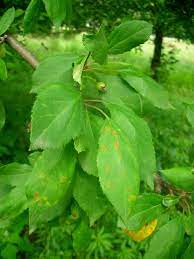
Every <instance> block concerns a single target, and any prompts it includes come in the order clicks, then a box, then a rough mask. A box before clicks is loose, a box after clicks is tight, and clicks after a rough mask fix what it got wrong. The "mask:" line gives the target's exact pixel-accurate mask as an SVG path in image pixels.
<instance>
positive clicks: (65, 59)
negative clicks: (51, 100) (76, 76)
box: [32, 54, 76, 93]
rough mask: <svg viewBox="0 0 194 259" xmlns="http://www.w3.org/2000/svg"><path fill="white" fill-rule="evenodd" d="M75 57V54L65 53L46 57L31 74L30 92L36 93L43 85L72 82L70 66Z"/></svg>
mask: <svg viewBox="0 0 194 259" xmlns="http://www.w3.org/2000/svg"><path fill="white" fill-rule="evenodd" d="M75 59H76V56H72V55H67V54H66V55H57V56H52V57H48V58H46V59H45V60H44V61H43V62H41V63H40V65H39V66H38V67H37V69H36V71H35V72H34V74H33V78H32V79H33V87H32V92H33V93H37V92H38V91H39V90H42V88H43V87H45V86H48V85H52V84H56V83H62V84H72V83H73V76H72V71H73V69H72V66H73V62H74V61H75Z"/></svg>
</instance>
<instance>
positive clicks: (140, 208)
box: [126, 193, 165, 231]
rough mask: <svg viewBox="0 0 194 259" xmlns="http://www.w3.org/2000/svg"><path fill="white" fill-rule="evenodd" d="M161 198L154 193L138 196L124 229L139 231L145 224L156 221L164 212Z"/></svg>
mask: <svg viewBox="0 0 194 259" xmlns="http://www.w3.org/2000/svg"><path fill="white" fill-rule="evenodd" d="M162 199H163V197H162V196H160V195H158V194H154V193H144V194H142V195H140V196H139V197H138V199H137V202H136V204H135V206H134V208H133V209H132V213H131V215H130V217H129V219H128V222H127V225H126V227H127V228H128V229H129V230H135V231H136V230H139V229H141V228H142V227H143V226H144V225H145V224H148V223H149V222H151V221H152V220H154V219H156V218H158V217H159V215H161V213H162V212H163V211H164V210H165V208H164V207H163V206H162Z"/></svg>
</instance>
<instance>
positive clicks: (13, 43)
mask: <svg viewBox="0 0 194 259" xmlns="http://www.w3.org/2000/svg"><path fill="white" fill-rule="evenodd" d="M4 37H5V41H6V42H7V43H8V44H9V45H10V46H11V47H12V48H13V49H15V50H16V52H17V53H18V54H19V55H20V56H21V57H22V58H23V59H24V60H25V61H27V62H28V64H30V65H31V66H32V67H33V68H34V69H36V67H37V66H38V65H39V62H38V60H37V59H36V58H35V57H34V56H33V55H32V53H30V52H29V51H28V50H27V49H26V48H25V47H24V46H23V45H22V44H21V43H19V42H18V41H17V40H16V39H15V38H13V36H11V35H9V34H8V35H5V36H4Z"/></svg>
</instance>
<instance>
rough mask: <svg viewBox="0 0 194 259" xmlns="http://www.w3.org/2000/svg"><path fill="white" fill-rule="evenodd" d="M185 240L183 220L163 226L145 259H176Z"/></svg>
mask: <svg viewBox="0 0 194 259" xmlns="http://www.w3.org/2000/svg"><path fill="white" fill-rule="evenodd" d="M183 238H184V228H183V224H182V219H181V218H175V219H173V220H171V221H169V222H168V223H167V224H165V225H164V226H162V227H161V228H160V229H159V230H158V231H157V232H156V233H155V234H154V236H153V238H152V239H151V241H150V245H149V248H148V251H147V252H146V254H145V256H144V259H156V258H160V259H167V258H168V259H174V258H176V256H177V255H178V253H179V252H180V249H181V246H182V243H183Z"/></svg>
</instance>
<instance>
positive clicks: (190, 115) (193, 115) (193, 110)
mask: <svg viewBox="0 0 194 259" xmlns="http://www.w3.org/2000/svg"><path fill="white" fill-rule="evenodd" d="M186 116H187V119H188V121H189V123H190V124H191V126H192V127H194V105H190V106H188V108H187V113H186Z"/></svg>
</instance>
